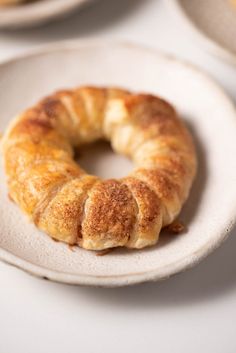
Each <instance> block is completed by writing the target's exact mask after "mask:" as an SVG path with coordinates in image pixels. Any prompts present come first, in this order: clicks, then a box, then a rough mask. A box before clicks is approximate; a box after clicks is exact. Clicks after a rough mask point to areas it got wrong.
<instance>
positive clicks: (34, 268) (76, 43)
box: [0, 39, 236, 287]
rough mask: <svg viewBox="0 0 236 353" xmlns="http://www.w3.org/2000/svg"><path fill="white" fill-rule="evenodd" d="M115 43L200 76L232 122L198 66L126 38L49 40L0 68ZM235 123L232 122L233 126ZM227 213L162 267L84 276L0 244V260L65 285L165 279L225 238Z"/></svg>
mask: <svg viewBox="0 0 236 353" xmlns="http://www.w3.org/2000/svg"><path fill="white" fill-rule="evenodd" d="M111 45H112V46H115V47H121V48H123V47H127V46H128V47H129V48H132V49H136V50H139V51H145V52H149V53H152V54H153V55H154V56H156V57H159V58H161V59H163V60H165V61H169V62H175V63H176V64H177V65H180V66H182V67H184V68H187V69H188V70H190V71H192V72H193V73H194V74H195V75H199V76H200V77H201V78H202V79H204V80H205V81H206V82H207V83H208V85H210V86H211V88H212V89H214V90H215V92H216V93H217V94H218V95H219V96H221V99H224V101H225V104H227V106H228V108H229V109H231V110H232V114H231V115H232V116H233V115H234V117H233V119H234V120H233V121H234V123H235V124H236V107H235V105H234V103H233V101H232V100H231V99H230V98H229V97H228V95H227V94H226V93H225V91H224V90H223V88H222V87H221V86H220V85H219V84H218V83H217V82H216V81H215V80H214V79H213V78H212V77H211V75H209V74H208V73H206V72H205V71H204V70H202V69H200V68H198V67H197V66H196V65H194V64H192V63H189V62H188V61H185V60H182V59H179V58H177V57H176V56H173V55H172V54H167V53H163V52H162V51H159V50H157V49H155V48H151V47H148V46H144V45H140V44H137V43H134V42H129V41H119V40H118V41H117V40H112V39H108V40H104V39H89V40H88V39H81V40H72V41H71V40H69V41H61V42H59V43H58V42H55V43H50V44H47V45H42V46H40V47H38V48H35V49H33V50H32V49H31V50H27V51H26V52H24V53H21V54H18V55H16V56H14V57H12V58H10V59H5V60H3V61H1V62H0V68H2V67H4V66H7V65H10V64H12V63H14V62H17V61H19V60H23V59H26V58H31V57H37V56H38V55H44V54H47V53H51V52H57V51H68V50H70V51H73V50H76V49H83V48H86V47H92V46H93V47H98V48H101V46H105V47H108V46H111ZM235 126H236V125H235ZM235 204H236V193H235ZM229 214H230V216H229V217H228V220H227V222H226V223H225V227H224V229H221V230H220V231H218V232H216V236H215V238H214V240H213V241H212V239H211V240H209V241H208V242H207V243H205V244H204V246H202V247H201V248H199V249H198V250H197V251H195V253H194V254H193V255H192V256H189V255H188V256H185V257H184V258H182V259H180V260H178V261H176V262H174V263H171V264H170V265H168V266H165V267H164V268H161V270H160V268H157V269H153V270H151V271H150V270H149V271H144V272H139V273H131V274H125V275H111V276H100V275H99V276H98V275H88V274H69V273H66V272H62V271H57V270H50V269H48V268H45V267H42V266H39V265H35V264H33V263H31V262H30V261H26V260H24V259H22V258H21V257H19V256H17V255H14V254H12V253H11V252H10V251H7V250H5V249H3V248H1V247H0V260H2V261H3V262H6V263H8V264H11V265H13V266H15V267H17V268H20V269H21V270H24V271H26V272H28V273H30V274H32V275H35V276H37V277H41V278H44V279H49V280H52V281H54V282H60V283H67V284H76V285H91V286H101V287H119V286H125V285H132V284H137V283H142V282H148V281H159V280H163V279H166V278H169V277H171V276H173V275H175V274H177V273H180V272H182V271H185V270H187V269H189V268H191V267H193V266H194V265H196V264H197V263H199V262H200V261H201V260H203V259H204V258H205V257H207V256H208V255H209V254H210V253H211V252H213V251H214V250H215V249H216V248H218V247H219V246H220V245H221V244H222V243H223V241H224V240H225V239H226V238H227V237H228V235H229V234H230V232H231V231H232V229H233V227H234V226H235V224H236V211H235V209H232V210H231V212H229Z"/></svg>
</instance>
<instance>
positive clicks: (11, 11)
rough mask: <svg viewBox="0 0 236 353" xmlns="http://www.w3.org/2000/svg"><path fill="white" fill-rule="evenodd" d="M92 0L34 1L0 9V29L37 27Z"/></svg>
mask: <svg viewBox="0 0 236 353" xmlns="http://www.w3.org/2000/svg"><path fill="white" fill-rule="evenodd" d="M91 1H92V0H34V1H29V2H27V3H24V4H21V5H14V6H2V7H0V28H9V29H11V28H12V29H14V28H20V27H21V28H23V27H30V26H37V25H40V24H43V23H46V22H50V21H51V20H53V19H56V18H60V17H63V16H66V15H68V14H69V13H70V12H72V11H73V10H75V9H76V8H78V7H80V6H82V5H85V4H87V3H89V2H91Z"/></svg>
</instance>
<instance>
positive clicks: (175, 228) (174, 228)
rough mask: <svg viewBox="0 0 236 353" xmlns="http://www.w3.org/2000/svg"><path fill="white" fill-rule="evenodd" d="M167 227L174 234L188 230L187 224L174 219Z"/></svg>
mask: <svg viewBox="0 0 236 353" xmlns="http://www.w3.org/2000/svg"><path fill="white" fill-rule="evenodd" d="M166 229H167V230H168V231H170V232H171V233H173V234H180V233H183V232H184V231H185V230H186V227H185V225H184V224H183V223H182V222H180V221H174V222H172V223H171V224H169V225H168V226H167V227H166Z"/></svg>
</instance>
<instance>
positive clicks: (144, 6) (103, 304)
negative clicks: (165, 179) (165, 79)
mask: <svg viewBox="0 0 236 353" xmlns="http://www.w3.org/2000/svg"><path fill="white" fill-rule="evenodd" d="M86 37H103V38H105V37H106V38H107V37H111V38H119V39H120V38H121V39H122V38H123V39H129V40H133V41H135V42H139V43H144V44H146V45H150V46H152V47H156V48H158V49H161V50H164V51H167V52H169V53H173V54H175V55H178V56H179V57H181V58H184V59H187V60H189V61H191V62H193V63H196V64H197V65H198V66H200V67H202V68H204V69H205V70H206V71H208V72H209V73H210V74H211V75H213V76H214V77H215V78H216V80H218V82H219V83H220V84H221V85H223V87H224V88H225V89H226V91H227V92H228V93H229V94H230V95H231V97H232V98H233V99H234V101H236V68H235V67H232V66H229V65H228V64H226V63H224V62H220V61H219V60H218V59H216V58H214V57H212V56H211V55H210V54H208V53H206V52H204V51H203V50H202V48H201V46H199V45H198V44H197V43H195V41H193V40H192V38H191V37H190V36H189V35H188V33H185V31H184V27H182V25H181V24H180V23H179V22H178V21H176V18H175V16H174V15H173V13H172V12H171V11H170V10H169V8H168V7H167V6H166V4H165V3H164V2H163V1H161V0H119V1H115V0H101V1H100V2H99V1H97V3H96V4H94V5H92V6H90V7H88V8H86V9H84V10H83V11H82V12H80V13H79V12H78V13H77V14H74V15H73V17H70V18H68V19H66V20H63V21H62V22H58V23H55V24H50V25H48V26H45V27H44V28H37V29H33V30H32V29H28V30H21V31H15V32H1V33H0V59H1V60H3V59H5V58H8V57H11V56H13V55H14V54H15V53H19V52H24V51H25V50H26V49H29V48H32V47H34V46H37V45H39V44H43V43H49V42H52V41H58V40H61V39H76V38H86ZM223 118H224V117H222V119H223ZM234 152H235V151H234ZM232 153H233V151H232ZM232 172H235V171H232ZM225 187H227V186H225ZM219 202H220V200H219ZM235 249H236V231H234V232H233V234H231V236H230V238H229V239H228V240H227V241H226V242H225V243H224V244H223V245H222V246H221V248H220V249H218V250H217V251H215V252H214V254H212V255H211V256H210V257H208V258H207V259H206V260H205V261H203V262H202V263H201V264H199V265H198V266H196V267H195V268H193V269H191V270H188V271H187V272H185V273H182V274H179V275H177V276H175V277H174V278H171V279H169V280H166V281H163V282H162V283H150V284H142V285H138V286H134V287H129V288H119V289H99V288H85V287H75V286H67V285H60V284H55V283H51V282H49V281H45V280H40V279H36V278H33V277H31V276H29V275H27V274H25V273H23V272H21V271H20V270H17V269H15V268H13V267H11V266H8V265H6V264H3V263H0V353H27V352H34V353H43V352H47V353H49V352H50V353H52V352H57V353H62V352H66V353H73V352H81V353H93V352H96V353H108V352H109V353H111V352H112V353H116V352H117V353H118V352H119V353H120V352H136V353H140V352H148V353H152V352H153V353H154V352H155V353H156V352H161V353H167V352H171V353H173V352H181V353H185V352H186V353H187V352H188V353H189V352H191V353H195V352H196V353H199V352H204V353H205V352H207V353H208V352H214V353H222V352H224V353H234V352H236V335H235V321H236V261H235Z"/></svg>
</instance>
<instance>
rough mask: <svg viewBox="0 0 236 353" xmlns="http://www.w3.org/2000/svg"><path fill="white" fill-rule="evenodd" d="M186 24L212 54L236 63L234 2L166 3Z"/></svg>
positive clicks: (190, 0) (185, 0)
mask: <svg viewBox="0 0 236 353" xmlns="http://www.w3.org/2000/svg"><path fill="white" fill-rule="evenodd" d="M166 2H167V3H168V4H169V5H170V7H171V8H172V9H173V10H174V12H175V13H176V15H177V16H178V17H179V19H181V20H182V22H183V23H184V24H185V28H186V30H187V31H188V32H190V33H192V34H193V35H195V38H196V39H197V40H199V41H200V42H201V43H202V44H203V45H204V46H205V47H206V48H207V49H209V50H210V51H211V52H212V53H214V54H215V55H217V56H219V57H221V58H222V59H226V60H228V61H229V62H231V63H233V64H236V0H166Z"/></svg>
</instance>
